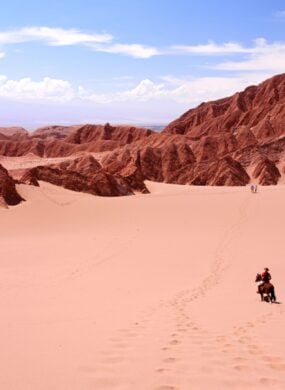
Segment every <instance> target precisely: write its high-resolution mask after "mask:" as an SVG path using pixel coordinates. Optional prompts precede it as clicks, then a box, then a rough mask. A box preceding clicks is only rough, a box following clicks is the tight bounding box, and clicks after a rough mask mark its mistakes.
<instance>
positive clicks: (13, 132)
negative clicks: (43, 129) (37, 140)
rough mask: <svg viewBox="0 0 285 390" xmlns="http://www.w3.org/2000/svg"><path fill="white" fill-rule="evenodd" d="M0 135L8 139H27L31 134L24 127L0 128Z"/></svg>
mask: <svg viewBox="0 0 285 390" xmlns="http://www.w3.org/2000/svg"><path fill="white" fill-rule="evenodd" d="M0 133H1V134H4V135H6V136H7V137H12V136H24V137H26V136H27V135H28V134H29V133H28V131H27V130H26V129H24V128H23V127H15V126H14V127H0Z"/></svg>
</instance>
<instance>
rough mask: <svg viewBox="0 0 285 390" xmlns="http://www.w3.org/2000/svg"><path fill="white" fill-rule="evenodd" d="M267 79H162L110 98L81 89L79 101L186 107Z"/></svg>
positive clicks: (259, 75)
mask: <svg viewBox="0 0 285 390" xmlns="http://www.w3.org/2000/svg"><path fill="white" fill-rule="evenodd" d="M269 76H270V75H269V74H267V73H249V74H241V75H236V76H233V77H214V76H213V77H198V78H180V79H179V78H177V77H171V76H167V77H163V79H164V81H165V82H164V83H155V82H153V81H152V80H149V79H144V80H142V81H140V82H139V83H138V85H137V86H136V87H134V88H131V89H129V90H125V91H122V92H117V93H113V94H94V93H90V92H87V91H86V90H84V89H83V88H82V89H81V95H80V98H81V99H82V100H85V101H91V102H94V103H101V104H108V103H113V102H144V103H145V102H152V101H160V102H161V103H162V104H163V102H166V101H172V102H175V103H178V104H181V105H187V106H188V107H190V106H193V105H196V104H199V103H201V102H202V101H208V100H214V99H218V98H222V97H225V96H229V95H231V94H233V93H235V92H237V91H240V90H243V89H244V88H246V87H247V86H249V85H252V84H257V83H259V82H261V81H263V80H265V79H266V78H267V77H269Z"/></svg>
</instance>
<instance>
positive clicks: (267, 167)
mask: <svg viewBox="0 0 285 390" xmlns="http://www.w3.org/2000/svg"><path fill="white" fill-rule="evenodd" d="M252 176H253V177H254V179H258V183H259V184H261V185H266V186H267V185H272V184H277V183H278V180H279V178H280V177H281V174H280V172H279V169H278V168H277V167H276V165H275V164H274V162H273V161H271V160H269V159H268V158H264V159H260V160H259V161H257V162H256V166H255V169H254V171H253V174H252Z"/></svg>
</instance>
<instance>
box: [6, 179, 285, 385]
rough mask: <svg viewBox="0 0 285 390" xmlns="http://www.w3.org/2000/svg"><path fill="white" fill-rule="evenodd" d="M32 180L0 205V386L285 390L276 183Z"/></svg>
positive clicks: (283, 190)
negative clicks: (265, 273) (15, 199)
mask: <svg viewBox="0 0 285 390" xmlns="http://www.w3.org/2000/svg"><path fill="white" fill-rule="evenodd" d="M149 187H150V188H151V190H152V194H151V195H138V196H133V197H124V198H98V197H92V196H89V195H86V194H79V193H74V192H70V191H67V190H63V189H61V188H57V187H54V186H52V185H48V184H46V183H42V185H41V187H40V188H35V187H28V186H19V191H20V193H21V195H22V196H23V197H24V198H26V199H27V202H25V203H24V204H22V205H19V206H17V207H14V208H10V209H0V221H1V223H0V237H1V259H0V265H1V270H0V291H1V293H0V306H1V322H0V338H1V339H0V342H1V354H0V356H1V357H0V359H1V370H0V388H1V389H5V390H51V389H52V390H65V389H66V390H67V389H68V390H85V389H92V390H94V389H95V390H105V389H108V390H109V389H110V390H113V389H114V390H176V389H177V390H178V389H179V390H188V389H190V390H191V389H195V390H196V389H199V390H200V389H217V390H218V389H219V390H220V389H260V388H273V389H280V390H281V389H284V388H285V336H284V329H285V314H284V308H283V304H267V303H261V302H259V297H258V295H257V294H255V289H256V286H255V285H254V283H253V279H254V278H255V274H256V272H257V271H259V272H261V271H262V269H263V267H264V266H268V267H269V268H270V269H271V270H272V274H273V281H274V283H275V286H276V289H277V297H278V298H279V300H280V301H281V302H282V300H283V297H284V296H285V287H284V271H285V265H284V258H285V249H284V248H285V245H284V224H285V208H284V195H285V187H283V186H278V187H268V188H262V189H261V192H260V193H258V194H251V193H250V191H249V189H248V188H200V187H192V188H191V187H184V186H175V185H164V184H154V183H149Z"/></svg>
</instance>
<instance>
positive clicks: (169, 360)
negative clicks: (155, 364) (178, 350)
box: [163, 357, 177, 363]
mask: <svg viewBox="0 0 285 390" xmlns="http://www.w3.org/2000/svg"><path fill="white" fill-rule="evenodd" d="M176 360H177V359H176V358H174V357H167V358H165V359H163V361H164V362H165V363H175V362H176Z"/></svg>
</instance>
